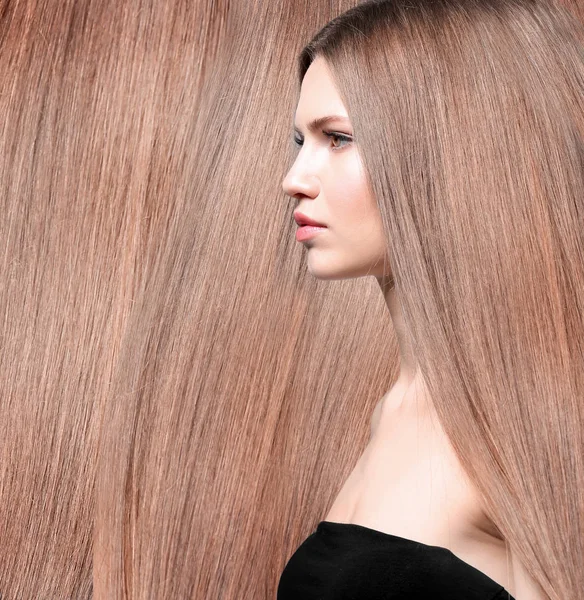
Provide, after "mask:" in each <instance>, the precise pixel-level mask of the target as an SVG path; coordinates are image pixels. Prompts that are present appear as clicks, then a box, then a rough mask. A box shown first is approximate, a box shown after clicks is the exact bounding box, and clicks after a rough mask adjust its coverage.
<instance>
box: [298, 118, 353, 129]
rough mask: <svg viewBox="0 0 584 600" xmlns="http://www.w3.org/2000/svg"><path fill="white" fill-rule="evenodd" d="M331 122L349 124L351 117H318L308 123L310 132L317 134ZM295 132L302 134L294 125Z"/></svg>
mask: <svg viewBox="0 0 584 600" xmlns="http://www.w3.org/2000/svg"><path fill="white" fill-rule="evenodd" d="M330 121H343V122H345V123H348V122H349V117H343V116H341V115H327V116H325V117H317V118H316V119H313V120H312V121H310V123H308V130H309V131H312V132H313V133H315V132H316V131H317V130H318V129H319V128H320V127H322V126H323V125H326V124H327V123H328V122H330ZM294 131H295V132H296V133H302V132H301V131H300V129H298V127H297V126H296V124H294Z"/></svg>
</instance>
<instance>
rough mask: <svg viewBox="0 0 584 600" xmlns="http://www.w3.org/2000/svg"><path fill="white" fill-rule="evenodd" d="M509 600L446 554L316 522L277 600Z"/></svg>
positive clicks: (475, 571) (362, 528)
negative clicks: (313, 530)
mask: <svg viewBox="0 0 584 600" xmlns="http://www.w3.org/2000/svg"><path fill="white" fill-rule="evenodd" d="M405 599H407V600H422V599H423V600H430V599H431V600H514V598H513V597H512V596H511V595H510V594H509V593H508V592H507V591H506V590H505V588H504V587H503V586H501V585H500V584H498V583H497V582H496V581H494V580H493V579H491V578H490V577H488V576H487V575H485V573H483V572H482V571H479V570H478V569H476V568H475V567H473V566H472V565H470V564H468V563H467V562H465V561H463V560H462V559H461V558H459V557H458V556H456V555H455V554H454V553H452V552H451V551H450V550H448V549H447V548H442V547H441V546H429V545H427V544H422V543H421V542H417V541H414V540H410V539H407V538H403V537H399V536H397V535H390V534H388V533H384V532H382V531H377V530H376V529H370V528H369V527H365V526H363V525H355V524H353V523H334V522H332V521H321V522H320V523H319V524H318V526H317V528H316V531H315V532H313V533H312V534H310V535H309V536H308V538H306V539H305V540H304V542H303V543H302V544H301V545H300V546H299V547H298V549H297V550H296V552H295V553H294V554H293V555H292V556H291V557H290V559H289V560H288V563H287V564H286V566H285V568H284V571H283V572H282V574H281V576H280V581H279V584H278V596H277V600H405Z"/></svg>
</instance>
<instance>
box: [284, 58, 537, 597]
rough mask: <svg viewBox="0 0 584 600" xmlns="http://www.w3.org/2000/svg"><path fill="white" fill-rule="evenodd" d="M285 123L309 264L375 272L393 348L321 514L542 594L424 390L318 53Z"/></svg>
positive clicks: (344, 122)
mask: <svg viewBox="0 0 584 600" xmlns="http://www.w3.org/2000/svg"><path fill="white" fill-rule="evenodd" d="M329 115H335V116H340V117H343V118H341V119H339V118H335V119H334V120H330V121H328V122H326V123H325V124H322V125H320V126H319V127H318V128H316V129H312V128H309V123H310V122H311V121H312V120H313V119H316V118H320V117H325V116H329ZM294 129H295V132H294V136H295V138H296V140H297V141H299V142H300V143H301V147H299V149H298V153H297V156H296V160H295V161H294V163H293V165H292V167H291V168H290V170H289V171H288V173H287V174H286V177H285V178H284V180H283V182H282V188H283V190H284V191H285V193H286V194H287V195H288V196H290V197H292V198H294V199H296V200H297V201H298V202H297V205H296V206H295V209H297V210H298V211H300V212H302V213H304V214H305V215H307V216H308V217H310V218H312V219H314V220H315V221H317V222H319V223H322V224H324V225H326V226H327V229H325V230H324V231H322V232H320V233H318V234H317V235H316V236H315V237H313V238H312V239H310V240H306V241H304V242H302V243H303V244H304V246H305V247H306V249H307V252H308V254H307V265H308V270H309V272H310V273H311V274H312V275H314V276H315V277H317V278H319V279H325V280H333V279H348V278H354V277H364V276H372V277H375V278H376V279H377V281H378V283H379V286H380V289H381V291H382V294H383V297H384V299H385V302H386V305H387V308H388V310H389V313H390V316H391V319H392V323H393V326H394V329H395V333H396V337H397V341H398V344H399V353H400V372H399V376H398V378H397V380H396V383H395V384H394V385H393V387H392V388H391V389H390V390H389V391H388V392H387V393H386V394H385V395H384V396H383V397H382V398H381V400H380V401H379V402H378V404H377V405H376V407H375V410H374V412H373V415H372V417H371V436H370V439H369V442H368V444H367V446H366V448H365V450H364V452H363V454H362V455H361V456H360V458H359V460H358V461H357V463H356V465H355V467H354V469H353V471H352V472H351V474H350V475H349V477H348V479H347V480H346V481H345V482H344V485H343V486H342V488H341V490H340V492H339V494H338V496H337V498H336V499H335V501H334V503H333V505H332V507H331V508H330V511H329V513H328V514H327V516H326V517H325V520H328V521H335V522H341V523H356V524H359V525H363V526H366V527H369V528H371V529H376V530H378V531H382V532H385V533H389V534H393V535H398V536H401V537H405V538H408V539H411V540H416V541H419V542H422V543H424V544H429V545H433V546H442V547H445V548H448V549H449V550H451V551H452V552H453V553H454V554H456V555H457V556H458V557H459V558H461V559H462V560H464V561H465V562H467V563H468V564H470V565H472V566H473V567H475V568H477V569H478V570H480V571H482V572H483V573H485V574H486V575H488V576H489V577H491V579H493V580H494V581H496V582H497V583H499V584H501V585H502V586H504V587H505V589H506V590H507V591H509V593H510V594H511V595H513V596H514V597H515V598H516V600H543V599H544V595H543V593H542V592H541V590H539V589H538V588H537V586H536V584H535V582H534V581H533V580H532V579H531V578H530V577H529V576H528V575H527V573H526V571H525V569H524V568H523V567H522V565H521V563H519V561H518V560H517V558H516V557H515V556H513V554H512V553H511V552H507V549H506V546H505V542H504V540H502V539H501V538H500V537H499V536H498V534H497V531H496V530H495V528H494V526H493V523H492V522H491V520H490V519H489V518H488V516H487V515H486V514H485V511H484V510H483V509H482V507H481V502H480V500H479V497H478V495H477V494H476V493H475V491H474V489H473V487H472V485H471V484H470V482H469V481H468V479H467V477H466V475H465V473H464V472H463V471H462V468H461V467H460V464H459V461H458V459H457V457H456V455H455V453H454V451H453V449H452V447H451V446H450V443H449V441H448V439H447V437H446V435H445V434H444V432H443V430H442V427H441V426H440V424H439V422H438V420H437V418H436V414H435V412H434V410H433V408H432V404H431V402H430V401H429V400H428V397H427V394H425V390H424V384H423V380H422V377H421V375H420V373H419V369H418V368H417V365H416V362H415V359H414V356H413V353H412V350H411V343H410V340H409V337H408V333H407V330H406V328H405V326H404V320H403V315H402V312H401V304H400V301H399V298H398V296H397V294H396V291H395V288H394V286H393V279H392V275H391V271H389V272H384V271H383V256H384V250H385V246H386V242H385V239H384V233H383V229H382V223H381V218H380V213H379V209H378V207H377V204H376V201H375V199H374V198H373V197H372V196H371V194H370V193H369V190H368V188H367V186H366V183H365V177H364V173H363V169H362V163H361V161H360V157H359V153H358V146H357V141H356V140H354V139H353V130H352V127H351V122H350V119H349V117H348V114H347V111H346V109H345V107H344V105H343V103H342V101H341V99H340V97H339V95H338V93H337V90H336V88H335V85H334V81H333V79H332V77H331V74H330V71H329V70H328V68H327V65H326V62H325V60H324V59H323V58H321V57H317V58H316V59H315V60H314V62H313V63H312V64H311V65H310V67H309V68H308V71H307V72H306V75H305V77H304V80H303V83H302V86H301V91H300V98H299V101H298V105H297V109H296V114H295V117H294ZM333 134H338V135H340V136H346V138H347V139H343V138H342V137H338V135H337V137H335V135H333ZM387 268H388V269H390V266H389V267H387Z"/></svg>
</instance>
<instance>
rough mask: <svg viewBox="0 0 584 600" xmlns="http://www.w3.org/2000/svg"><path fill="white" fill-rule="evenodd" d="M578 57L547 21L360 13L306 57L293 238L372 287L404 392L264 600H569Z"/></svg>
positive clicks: (580, 329)
mask: <svg viewBox="0 0 584 600" xmlns="http://www.w3.org/2000/svg"><path fill="white" fill-rule="evenodd" d="M583 37H584V36H583V35H582V27H581V24H580V23H578V22H577V21H576V20H575V19H574V18H573V16H570V15H569V14H567V13H566V11H565V10H563V9H562V8H561V7H559V6H558V5H556V4H553V3H551V2H543V1H536V0H473V1H468V0H439V1H433V2H432V1H430V0H407V1H406V0H370V1H368V2H364V3H362V4H360V5H358V6H356V7H355V8H353V9H350V10H348V11H347V12H345V13H343V14H341V15H340V16H339V17H337V18H335V19H333V20H332V21H330V22H329V23H328V24H326V25H325V26H324V27H323V28H322V29H321V30H320V31H319V32H318V33H317V34H316V35H315V36H314V38H313V39H312V40H311V42H310V43H309V44H308V45H307V46H306V47H305V48H304V49H303V50H302V52H301V54H300V57H299V79H300V84H301V87H300V96H299V101H298V105H297V109H296V112H295V116H294V123H293V127H294V139H295V142H296V144H297V145H298V146H299V149H298V154H297V157H296V160H295V162H294V164H293V165H292V167H291V168H290V170H289V172H288V173H287V175H286V177H285V179H284V181H283V189H284V191H285V192H286V194H287V195H288V196H290V197H291V198H293V199H294V200H295V201H296V207H295V208H296V209H295V213H294V215H295V219H296V221H297V223H298V224H299V229H298V233H297V239H298V240H299V241H300V242H301V243H302V244H304V246H305V247H306V251H307V265H308V270H309V271H310V273H311V274H312V275H313V276H314V277H316V278H319V279H325V280H333V279H347V278H355V277H363V276H374V277H375V278H376V279H377V281H378V282H379V285H380V288H381V291H382V294H383V296H384V299H385V302H386V304H387V307H388V309H389V314H390V315H391V319H392V321H393V325H394V327H395V331H396V334H397V338H398V341H399V348H400V358H401V367H400V368H401V370H400V375H399V378H398V379H397V383H396V384H395V385H394V386H393V387H392V388H391V389H390V390H389V392H388V393H387V394H386V395H385V396H384V397H383V398H382V400H381V401H380V402H379V404H378V406H377V408H376V410H375V413H374V415H373V419H372V422H371V438H370V441H369V444H368V445H367V447H366V449H365V451H364V452H363V454H362V456H361V457H360V458H359V460H358V462H357V464H356V466H355V468H354V470H353V471H352V473H351V474H350V476H349V478H348V479H347V480H346V481H345V483H344V485H343V487H342V489H341V491H340V493H339V495H338V496H337V498H336V499H335V501H334V503H333V504H332V506H331V507H330V510H329V512H328V514H327V516H326V518H325V520H324V521H322V522H321V523H319V525H318V527H317V529H316V531H315V532H313V533H312V534H311V535H310V536H309V537H308V539H306V540H305V542H304V543H303V544H302V545H301V546H300V547H299V548H298V549H297V551H296V552H295V553H294V555H293V556H292V557H291V559H290V560H289V562H288V564H287V565H286V568H285V569H284V572H283V573H282V576H281V578H280V581H279V588H278V599H279V600H289V599H292V598H302V599H303V600H311V599H316V598H320V599H326V600H337V599H341V598H343V599H345V598H347V599H348V598H367V599H368V600H373V599H377V598H379V599H381V598H396V599H397V598H400V599H401V598H404V599H405V598H408V599H411V598H428V599H429V598H432V599H436V598H445V599H446V598H448V599H449V600H452V599H455V598H456V599H460V600H463V599H464V600H475V599H476V600H494V599H495V598H496V599H503V598H516V599H517V600H536V599H537V600H539V599H544V598H553V599H555V600H560V599H562V600H566V599H573V600H575V599H576V598H579V597H580V593H581V590H583V589H584V569H583V568H582V556H583V552H584V535H583V534H584V503H583V495H582V493H581V490H582V489H583V486H584V468H583V464H582V456H583V455H584V445H583V435H582V434H583V425H584V408H583V407H582V398H583V396H584V378H583V376H582V359H583V357H584V355H583V347H582V345H581V339H582V334H583V333H584V286H583V284H584V261H583V260H582V259H583V256H584V236H583V231H584V229H583V225H584V204H583V202H582V200H583V198H584V169H583V166H584V60H583V59H584V44H583Z"/></svg>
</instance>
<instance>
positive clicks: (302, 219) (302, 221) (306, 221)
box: [294, 213, 326, 227]
mask: <svg viewBox="0 0 584 600" xmlns="http://www.w3.org/2000/svg"><path fill="white" fill-rule="evenodd" d="M294 220H295V221H296V223H298V225H300V227H302V226H304V225H310V226H311V227H326V225H324V224H323V223H319V222H318V221H315V220H314V219H311V218H310V217H307V216H306V215H303V214H302V213H294Z"/></svg>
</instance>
